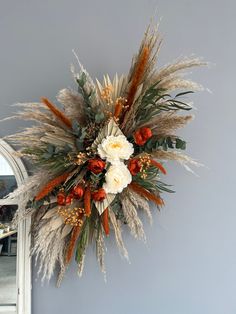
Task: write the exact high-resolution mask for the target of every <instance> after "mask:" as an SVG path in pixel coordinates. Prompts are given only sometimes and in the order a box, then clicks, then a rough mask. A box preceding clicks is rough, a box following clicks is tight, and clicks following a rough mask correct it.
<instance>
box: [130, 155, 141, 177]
mask: <svg viewBox="0 0 236 314" xmlns="http://www.w3.org/2000/svg"><path fill="white" fill-rule="evenodd" d="M128 169H129V171H130V173H131V174H132V176H136V174H138V173H139V172H140V169H141V165H140V161H139V160H138V159H130V161H129V164H128Z"/></svg>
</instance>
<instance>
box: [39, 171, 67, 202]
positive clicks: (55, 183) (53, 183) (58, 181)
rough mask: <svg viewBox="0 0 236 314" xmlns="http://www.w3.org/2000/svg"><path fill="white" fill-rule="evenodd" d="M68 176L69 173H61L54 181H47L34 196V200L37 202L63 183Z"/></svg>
mask: <svg viewBox="0 0 236 314" xmlns="http://www.w3.org/2000/svg"><path fill="white" fill-rule="evenodd" d="M68 176H69V173H63V174H62V175H60V176H58V177H56V178H55V179H53V180H51V181H49V182H48V183H47V184H46V185H45V187H44V188H43V189H42V190H41V191H40V192H39V193H38V194H37V195H36V197H35V200H36V201H39V200H41V199H42V198H44V197H45V196H46V195H48V194H49V193H50V192H51V191H52V190H53V189H54V188H55V187H57V186H58V185H59V184H61V183H62V182H64V181H65V180H66V179H67V178H68Z"/></svg>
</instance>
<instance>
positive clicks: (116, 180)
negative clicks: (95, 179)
mask: <svg viewBox="0 0 236 314" xmlns="http://www.w3.org/2000/svg"><path fill="white" fill-rule="evenodd" d="M105 179H106V182H105V183H104V184H103V188H104V190H105V191H106V193H112V194H117V193H120V192H122V190H123V189H124V188H126V187H127V185H128V184H129V183H130V182H131V181H132V176H131V174H130V172H129V170H128V168H127V167H126V165H125V164H124V163H118V164H115V165H111V166H110V168H109V169H108V171H107V173H106V175H105Z"/></svg>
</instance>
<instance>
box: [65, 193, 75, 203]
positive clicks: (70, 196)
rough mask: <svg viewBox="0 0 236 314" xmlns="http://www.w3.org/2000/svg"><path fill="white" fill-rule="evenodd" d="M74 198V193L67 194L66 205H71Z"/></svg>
mask: <svg viewBox="0 0 236 314" xmlns="http://www.w3.org/2000/svg"><path fill="white" fill-rule="evenodd" d="M73 199H74V193H70V194H68V195H67V196H66V201H65V203H66V204H65V205H70V204H71V203H72V201H73Z"/></svg>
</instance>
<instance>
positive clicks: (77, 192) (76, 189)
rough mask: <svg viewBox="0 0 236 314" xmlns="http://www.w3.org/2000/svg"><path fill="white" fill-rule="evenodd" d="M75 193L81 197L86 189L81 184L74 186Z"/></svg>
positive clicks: (77, 196)
mask: <svg viewBox="0 0 236 314" xmlns="http://www.w3.org/2000/svg"><path fill="white" fill-rule="evenodd" d="M73 193H74V196H75V197H76V198H81V197H82V196H83V195H84V190H83V188H82V187H81V186H80V185H77V186H75V187H74V189H73Z"/></svg>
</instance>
